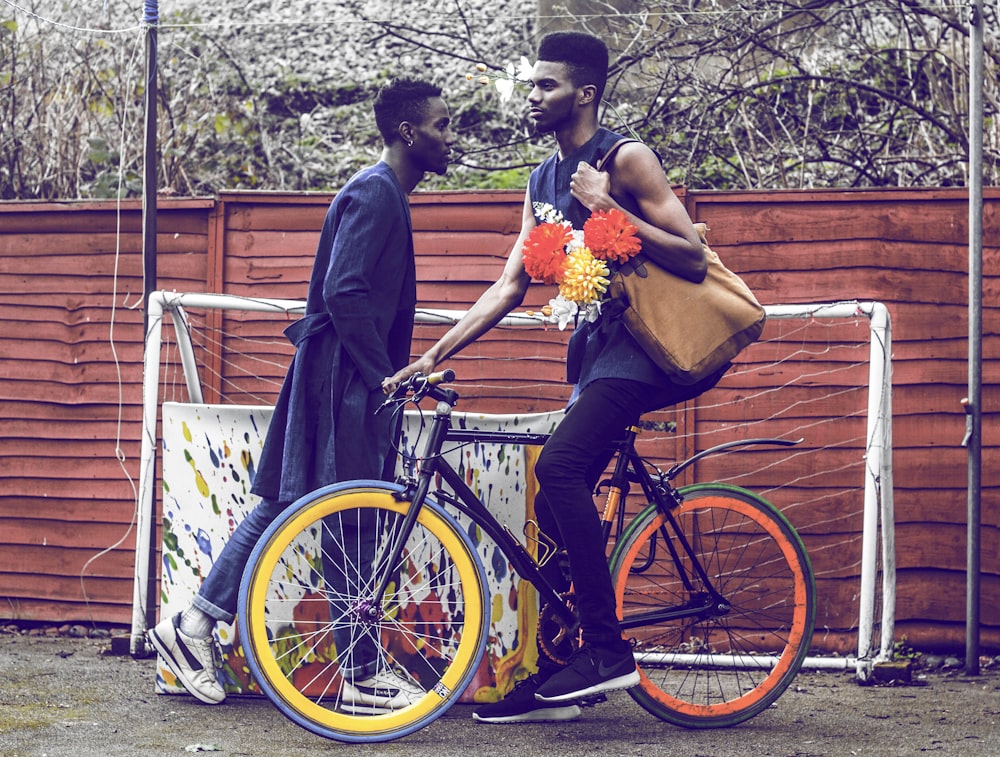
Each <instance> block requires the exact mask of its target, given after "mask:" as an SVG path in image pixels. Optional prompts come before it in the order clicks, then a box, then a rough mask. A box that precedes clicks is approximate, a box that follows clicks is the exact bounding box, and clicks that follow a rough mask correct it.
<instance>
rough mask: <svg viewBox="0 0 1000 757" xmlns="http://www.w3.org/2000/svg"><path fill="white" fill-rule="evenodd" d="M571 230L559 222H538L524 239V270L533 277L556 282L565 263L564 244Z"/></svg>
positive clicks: (552, 282)
mask: <svg viewBox="0 0 1000 757" xmlns="http://www.w3.org/2000/svg"><path fill="white" fill-rule="evenodd" d="M572 239H573V231H572V229H570V227H569V226H565V225H563V224H561V223H540V224H538V226H536V227H535V228H533V229H532V230H531V233H530V234H528V238H527V239H526V240H524V248H523V249H522V251H521V252H522V255H523V256H524V270H525V271H526V272H527V273H528V275H529V276H531V278H533V279H538V280H539V281H542V282H544V283H546V284H558V283H559V281H560V280H561V279H562V275H563V267H564V266H565V265H566V245H567V244H569V242H570V241H571V240H572Z"/></svg>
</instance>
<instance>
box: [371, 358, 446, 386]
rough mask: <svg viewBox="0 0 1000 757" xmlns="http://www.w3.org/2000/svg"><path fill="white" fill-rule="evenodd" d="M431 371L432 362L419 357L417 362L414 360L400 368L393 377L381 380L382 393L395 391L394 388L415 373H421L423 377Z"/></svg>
mask: <svg viewBox="0 0 1000 757" xmlns="http://www.w3.org/2000/svg"><path fill="white" fill-rule="evenodd" d="M433 371H434V363H433V361H431V360H430V359H428V358H426V357H421V358H419V359H417V360H414V361H413V362H412V363H410V364H409V365H408V366H406V367H405V368H401V369H400V370H398V371H396V373H395V374H394V375H392V376H388V377H387V378H384V379H383V380H382V391H383V392H385V393H386V394H392V393H393V392H394V391H396V387H398V386H399V385H400V384H401V383H403V382H404V381H406V379H408V378H409V377H410V376H412V375H414V374H415V373H422V374H423V375H425V376H429V375H430V374H431V373H432V372H433Z"/></svg>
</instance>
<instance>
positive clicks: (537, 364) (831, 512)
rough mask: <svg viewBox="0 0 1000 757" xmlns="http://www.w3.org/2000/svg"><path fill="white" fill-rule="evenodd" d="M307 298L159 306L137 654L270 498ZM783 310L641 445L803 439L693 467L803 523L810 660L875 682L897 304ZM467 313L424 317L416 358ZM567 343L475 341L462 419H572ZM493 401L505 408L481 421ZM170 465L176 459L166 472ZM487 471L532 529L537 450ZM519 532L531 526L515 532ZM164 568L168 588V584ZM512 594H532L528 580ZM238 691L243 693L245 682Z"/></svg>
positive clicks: (528, 319) (884, 584) (493, 487)
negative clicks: (280, 395)
mask: <svg viewBox="0 0 1000 757" xmlns="http://www.w3.org/2000/svg"><path fill="white" fill-rule="evenodd" d="M304 305H305V303H304V302H302V301H298V300H276V299H255V298H245V297H237V296H231V295H212V294H178V293H169V292H158V293H154V294H153V295H152V296H151V298H150V302H149V313H148V324H149V328H148V333H147V335H146V351H145V364H144V377H143V393H144V397H143V424H142V446H141V460H140V475H139V489H138V491H139V494H138V497H139V502H138V512H139V516H138V538H137V549H136V564H135V581H134V597H133V621H132V637H131V649H132V653H133V654H134V655H137V656H144V655H146V654H148V653H149V650H148V649H147V647H146V644H145V636H144V634H145V631H146V629H147V627H148V625H149V623H150V619H151V618H152V617H153V614H154V613H155V610H156V605H157V604H159V605H160V608H161V612H163V611H164V610H165V608H166V607H167V606H171V607H175V608H180V607H182V606H184V605H185V604H186V602H187V601H189V599H190V596H191V594H193V592H194V591H195V590H196V589H197V585H198V582H199V581H200V579H201V577H203V576H204V575H205V573H206V572H207V570H208V569H209V568H210V567H211V563H212V560H213V557H214V556H215V555H217V553H218V549H219V548H220V545H221V543H222V542H223V541H224V540H225V538H226V537H227V536H228V534H229V533H230V532H231V530H232V528H233V527H234V525H235V522H236V521H237V520H238V519H239V518H240V517H242V515H243V514H245V512H247V511H248V510H249V509H250V508H251V507H252V506H253V504H254V501H253V497H252V495H250V494H249V484H250V480H251V479H252V475H253V464H254V461H255V460H256V458H257V455H258V454H259V452H260V448H261V445H262V443H263V436H264V431H265V430H266V426H267V422H268V420H269V418H270V410H271V405H272V403H273V401H274V398H275V396H276V394H277V391H278V388H279V387H280V383H281V379H282V377H283V375H284V371H285V369H286V367H287V364H288V361H289V359H290V356H291V347H290V345H288V343H287V341H286V340H284V338H283V336H282V334H281V331H282V329H283V328H284V327H286V326H287V325H288V323H290V322H291V321H292V320H294V318H295V316H297V315H298V314H301V313H302V312H303V310H304ZM765 309H766V311H767V315H768V323H767V326H766V328H765V331H764V334H763V335H762V338H761V340H760V341H759V342H757V343H755V344H753V345H751V346H750V347H749V348H747V350H745V351H744V353H743V354H742V355H740V356H739V358H738V360H737V361H736V362H735V363H734V366H733V368H732V370H730V372H729V373H728V374H727V375H726V377H725V378H724V379H723V380H722V382H720V384H719V385H718V386H717V387H716V388H715V389H713V390H711V391H710V392H707V393H706V394H704V395H702V396H701V397H699V398H698V399H697V400H695V401H693V402H691V403H687V404H686V405H685V406H684V407H678V408H672V409H669V410H666V411H660V412H658V413H655V414H652V415H651V416H650V417H649V418H647V419H646V420H647V421H648V422H647V423H644V424H643V425H644V426H645V428H646V429H647V430H646V431H645V432H644V434H643V437H642V441H641V446H640V451H641V452H642V453H643V455H645V456H647V457H648V458H649V459H651V460H653V461H654V462H657V463H658V464H659V463H663V464H667V465H669V464H670V463H672V462H674V461H675V460H678V459H683V458H684V457H686V456H688V455H691V454H694V453H695V452H697V451H698V450H701V449H705V448H707V447H710V446H713V445H715V444H718V443H722V442H725V441H730V440H733V439H750V438H760V437H781V438H785V439H802V440H803V441H802V442H801V443H800V444H798V445H796V446H793V447H783V448H772V447H766V448H765V447H759V448H747V449H744V450H742V451H740V452H736V453H732V454H726V455H720V456H714V457H709V458H706V459H704V460H702V461H700V462H699V463H698V464H697V466H696V470H695V471H694V474H693V475H695V476H697V479H698V480H699V481H709V480H719V481H729V482H732V483H735V484H739V485H741V486H745V487H747V488H750V489H752V490H754V491H756V492H757V493H759V494H761V495H762V496H764V497H766V498H768V499H769V500H771V501H772V502H773V503H774V504H775V505H777V506H778V507H779V509H781V510H782V512H783V513H784V514H785V515H786V516H787V517H788V519H789V520H790V521H791V522H792V524H793V525H794V526H795V528H796V529H797V530H798V531H799V533H800V534H801V536H802V538H803V540H804V542H805V545H806V548H807V550H808V552H809V555H810V558H811V560H812V563H813V568H814V571H815V573H816V578H817V596H818V598H819V604H820V611H819V613H818V615H817V623H816V632H815V634H814V637H813V641H812V645H811V652H810V656H809V658H808V659H807V661H806V666H808V667H822V668H839V669H845V670H853V671H855V672H856V675H857V678H858V679H859V680H861V681H865V680H868V679H869V678H870V676H871V674H872V669H873V667H874V665H875V664H876V663H877V662H879V661H882V660H886V659H889V658H890V657H891V654H892V646H893V620H894V618H893V613H894V607H895V589H894V586H895V583H894V582H895V560H894V546H893V505H892V422H891V419H892V407H891V399H892V392H891V387H892V371H891V327H890V318H889V313H888V311H887V310H886V308H885V307H884V306H883V305H882V304H880V303H877V302H857V301H850V302H836V303H820V304H803V305H792V304H789V305H774V306H767V307H766V308H765ZM461 315H462V313H461V312H458V311H448V310H420V311H419V312H418V317H417V324H418V325H417V328H416V333H415V340H416V344H415V347H414V349H415V351H420V350H421V349H422V348H423V345H425V344H430V343H431V342H433V341H434V340H436V339H437V338H438V337H439V336H440V335H441V334H443V333H444V331H445V330H446V329H447V328H448V327H449V326H450V325H451V324H453V323H455V322H456V320H457V319H458V318H460V317H461ZM165 323H166V324H169V325H168V327H167V328H164V324H165ZM565 339H566V334H565V333H561V332H559V331H558V329H557V328H555V327H552V326H549V325H546V324H545V323H544V318H542V317H541V316H539V315H538V314H531V313H522V314H515V315H511V316H509V317H508V318H506V319H505V320H504V321H503V322H502V323H501V324H499V326H498V329H496V330H495V333H494V334H492V335H491V338H490V339H484V340H480V343H477V344H476V345H471V346H470V347H469V348H467V349H466V350H465V352H464V353H463V354H462V355H461V356H458V357H457V358H456V359H455V362H454V363H451V365H452V366H453V367H455V368H456V371H457V373H458V376H459V380H460V381H461V386H460V390H461V392H462V398H463V399H462V408H461V409H463V410H466V409H470V410H471V411H473V412H474V413H475V417H476V418H477V419H479V420H483V419H487V420H488V421H489V422H493V423H495V424H497V425H498V426H502V425H503V424H513V425H518V426H520V427H523V424H524V423H525V421H526V419H530V421H531V422H532V423H533V424H535V426H537V427H540V428H541V427H545V426H551V425H552V424H554V423H557V422H558V418H559V417H560V414H561V410H562V407H563V406H564V403H565V400H566V399H567V398H568V393H569V391H568V390H569V387H567V386H566V385H565V384H564V383H563V382H562V381H561V371H562V366H563V364H564V350H565ZM483 408H489V409H490V412H488V413H482V414H481V413H480V412H479V411H480V410H481V409H483ZM470 414H471V413H470ZM158 455H162V457H163V459H162V461H161V465H162V469H161V471H162V472H161V474H160V475H161V480H157V465H156V463H157V456H158ZM500 462H502V463H503V465H500V464H499V463H500ZM469 465H470V466H476V465H480V466H481V470H477V471H475V472H474V473H473V474H471V475H470V478H472V479H476V480H477V483H478V485H480V486H481V487H487V488H488V489H489V492H490V493H491V496H492V497H493V502H494V503H496V504H497V506H498V507H507V508H509V509H510V511H511V513H512V515H511V517H512V519H514V520H516V519H517V515H518V507H517V502H516V499H517V497H518V492H523V490H524V485H523V476H524V475H525V467H526V466H528V465H530V458H529V457H526V456H521V457H519V458H517V459H516V460H514V461H513V462H512V458H511V457H510V455H509V453H504V454H503V455H501V456H500V457H499V458H498V457H491V456H490V454H486V455H485V456H484V457H482V458H481V459H478V460H477V459H470V461H469ZM498 469H502V470H498ZM480 474H481V478H480ZM491 476H497V477H498V478H495V479H494V478H491ZM518 477H521V478H518ZM484 501H488V500H484ZM158 503H159V506H160V510H159V511H160V512H162V513H163V517H162V519H160V520H159V521H158V519H157V512H158V507H157V505H158ZM492 506H493V505H491V507H492ZM181 511H184V513H185V514H184V515H183V516H180V515H179V513H180V512H181ZM522 512H523V511H522ZM157 522H160V523H161V524H162V529H163V533H162V539H161V544H162V547H161V548H160V549H159V550H156V549H154V548H152V546H151V541H150V539H151V536H152V535H153V534H154V533H155V527H156V525H155V524H156V523H157ZM512 528H513V529H514V530H515V531H517V530H519V527H518V526H516V525H515V524H512ZM157 552H159V554H157ZM157 560H159V562H158V563H157V562H156V561H157ZM157 567H158V570H157V569H156V568H157ZM157 574H159V575H160V579H159V581H160V586H159V587H157V586H155V585H154V583H155V582H154V581H153V580H152V579H151V576H155V575H157ZM494 588H495V589H496V590H497V591H516V586H508V587H494ZM157 598H158V599H159V602H158V603H157V602H156V600H157ZM510 622H514V623H516V622H517V621H516V618H515V619H514V620H513V621H510ZM514 631H516V628H515V629H513V630H511V629H507V630H506V631H505V633H507V634H508V635H509V634H511V633H513V632H514ZM221 633H222V638H220V643H221V644H222V647H223V650H224V651H225V650H227V648H229V649H231V650H232V651H233V653H234V654H236V651H235V648H236V646H237V645H236V642H235V640H234V639H233V637H232V633H233V631H232V630H231V629H223V630H222V631H221ZM231 667H232V668H234V669H235V668H237V667H239V666H238V665H233V666H231ZM234 675H235V674H234ZM166 683H167V684H169V682H166ZM230 683H231V684H233V685H236V686H237V687H238V686H239V683H240V682H239V681H231V682H230ZM167 688H169V686H167Z"/></svg>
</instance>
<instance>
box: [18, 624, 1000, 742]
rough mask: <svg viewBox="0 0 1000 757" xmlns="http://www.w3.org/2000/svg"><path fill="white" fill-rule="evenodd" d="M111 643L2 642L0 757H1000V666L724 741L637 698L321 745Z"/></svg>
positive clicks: (805, 682) (783, 707)
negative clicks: (566, 717)
mask: <svg viewBox="0 0 1000 757" xmlns="http://www.w3.org/2000/svg"><path fill="white" fill-rule="evenodd" d="M110 650H111V644H110V641H109V640H108V639H90V638H70V637H67V636H56V637H51V636H29V635H26V634H20V633H13V634H12V633H0V755H2V756H3V757H29V756H30V757H40V756H43V755H44V756H46V757H59V756H62V755H66V756H69V755H72V756H73V757H79V756H80V755H109V756H117V755H122V756H123V757H124V756H127V757H146V756H147V755H149V756H150V757H159V756H160V755H184V754H193V753H200V752H205V753H207V754H218V755H252V756H253V757H295V756H296V755H327V754H337V755H339V754H350V755H406V757H448V756H449V755H469V754H473V755H519V756H520V757H529V755H531V756H533V755H548V754H553V755H563V756H567V757H572V756H574V755H683V756H685V757H688V756H689V757H702V756H704V757H709V756H711V757H729V756H733V757H736V756H739V757H743V756H744V755H755V756H758V755H761V756H766V755H779V756H780V755H796V756H797V757H802V756H806V755H865V756H866V757H867V756H871V755H922V754H927V753H929V754H935V755H991V756H992V755H1000V665H995V664H993V661H988V662H989V667H985V668H984V669H983V670H982V672H981V673H980V675H978V676H967V675H965V673H964V671H963V669H962V668H960V667H959V668H956V669H951V670H947V669H942V668H940V667H938V668H935V669H934V670H932V671H926V670H925V671H923V672H922V671H921V669H919V668H918V669H917V670H916V671H915V672H914V673H913V675H912V679H913V683H912V684H910V685H899V684H895V685H879V686H861V685H859V684H858V683H857V682H856V680H855V677H854V675H853V673H849V672H803V673H801V674H800V675H799V677H798V678H797V679H796V681H795V683H794V684H793V685H792V687H791V688H790V689H789V690H788V691H787V692H786V693H785V694H784V695H783V696H782V698H781V699H780V700H779V701H778V702H777V704H775V705H774V706H773V707H771V708H770V709H768V710H767V711H765V712H764V713H762V714H761V715H759V716H757V717H756V718H754V719H753V720H751V721H749V722H747V723H744V724H742V725H739V726H735V727H732V728H727V729H720V730H703V731H689V730H684V729H681V728H677V727H675V726H672V725H670V724H668V723H664V722H662V721H660V720H658V719H656V718H654V717H653V716H651V715H649V714H648V713H646V712H645V711H644V710H642V709H641V708H640V707H639V706H638V705H637V704H635V703H634V702H633V701H632V699H631V698H630V697H629V696H628V695H627V694H625V693H623V692H618V693H615V694H612V695H611V696H610V697H609V701H608V702H606V703H604V704H601V705H598V706H596V707H591V708H586V709H585V710H584V713H583V717H582V718H581V719H580V720H578V721H576V722H572V723H561V724H522V725H483V724H479V723H476V722H475V721H473V720H472V706H471V705H464V704H459V705H455V706H454V707H452V708H451V709H450V710H449V711H448V712H447V713H446V714H445V715H444V716H443V717H442V718H440V719H438V720H437V721H435V722H434V723H433V724H431V725H430V726H429V727H427V728H425V729H423V730H422V731H419V732H417V733H414V734H411V735H410V736H407V737H405V738H403V739H399V740H397V741H393V742H388V743H381V744H353V745H352V744H342V743H339V742H335V741H329V740H326V739H323V738H320V737H318V736H315V735H313V734H311V733H309V732H307V731H305V730H303V729H302V728H300V727H298V726H297V725H295V724H294V723H292V722H290V721H289V720H287V719H286V718H284V717H283V716H282V715H281V714H280V712H278V710H276V709H275V708H274V707H273V706H272V705H271V704H270V702H268V701H267V700H266V699H263V698H260V697H235V698H234V697H230V699H229V700H228V701H227V703H226V704H223V705H220V706H215V707H212V706H206V705H201V704H199V703H198V702H197V701H196V700H194V699H193V698H191V697H187V696H177V695H158V694H156V693H154V690H153V679H154V675H155V674H154V662H153V660H151V659H134V658H132V657H131V656H129V655H112V654H110Z"/></svg>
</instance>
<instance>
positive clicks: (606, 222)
mask: <svg viewBox="0 0 1000 757" xmlns="http://www.w3.org/2000/svg"><path fill="white" fill-rule="evenodd" d="M638 231H639V230H638V229H637V228H636V227H635V226H634V225H633V224H632V223H631V222H630V221H629V220H628V216H626V215H625V214H624V213H623V212H622V211H620V210H618V209H617V208H611V209H610V210H597V211H594V213H593V214H592V215H591V216H590V218H588V219H587V222H586V223H584V224H583V243H584V244H585V245H586V246H587V247H589V248H590V250H591V252H593V253H594V257H596V258H600V259H601V260H617V261H618V262H620V263H624V262H626V261H627V260H628V259H629V258H631V257H633V256H634V255H636V254H637V253H638V252H639V250H640V249H642V240H640V239H639V237H637V236H636V234H637V233H638Z"/></svg>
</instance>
